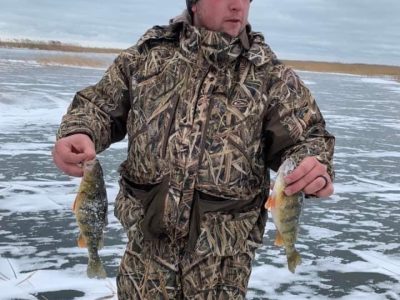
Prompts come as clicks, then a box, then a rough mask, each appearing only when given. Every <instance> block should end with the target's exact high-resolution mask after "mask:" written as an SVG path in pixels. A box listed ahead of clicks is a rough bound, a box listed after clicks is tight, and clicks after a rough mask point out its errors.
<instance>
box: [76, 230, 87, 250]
mask: <svg viewBox="0 0 400 300" xmlns="http://www.w3.org/2000/svg"><path fill="white" fill-rule="evenodd" d="M77 241H78V247H79V248H87V242H86V239H85V237H84V236H83V235H82V233H80V234H79V237H78V240H77Z"/></svg>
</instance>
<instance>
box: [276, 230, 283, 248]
mask: <svg viewBox="0 0 400 300" xmlns="http://www.w3.org/2000/svg"><path fill="white" fill-rule="evenodd" d="M283 245H284V243H283V238H282V234H281V233H280V232H279V230H277V231H276V236H275V246H278V247H282V246H283Z"/></svg>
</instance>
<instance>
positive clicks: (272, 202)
mask: <svg viewBox="0 0 400 300" xmlns="http://www.w3.org/2000/svg"><path fill="white" fill-rule="evenodd" d="M275 202H276V201H275V197H274V196H273V195H271V196H269V197H268V200H267V202H266V203H265V205H264V206H265V208H266V209H268V210H272V209H273V208H274V207H275Z"/></svg>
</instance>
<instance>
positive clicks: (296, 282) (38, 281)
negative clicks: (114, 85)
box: [0, 49, 400, 300]
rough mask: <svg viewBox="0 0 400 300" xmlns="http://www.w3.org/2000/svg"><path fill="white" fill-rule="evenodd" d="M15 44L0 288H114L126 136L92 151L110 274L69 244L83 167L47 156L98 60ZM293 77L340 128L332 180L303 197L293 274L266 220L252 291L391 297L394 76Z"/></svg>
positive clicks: (9, 79) (75, 293)
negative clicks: (74, 59)
mask: <svg viewBox="0 0 400 300" xmlns="http://www.w3.org/2000/svg"><path fill="white" fill-rule="evenodd" d="M14 51H15V50H4V49H0V113H1V117H0V291H1V293H0V299H4V300H6V299H7V300H8V299H16V298H18V299H45V297H46V298H48V299H61V298H62V297H65V298H68V299H117V297H116V285H115V277H116V272H117V269H118V264H119V260H120V258H121V256H122V254H123V252H124V248H125V243H126V235H125V233H124V232H123V230H122V228H121V225H120V224H119V223H118V221H117V220H116V218H115V217H114V216H113V205H114V199H115V196H116V194H117V192H118V183H117V181H118V173H117V168H118V165H119V163H120V162H121V161H122V160H123V159H124V157H125V153H126V141H123V142H121V143H118V144H115V145H113V146H112V147H111V148H110V149H108V150H107V151H106V152H105V153H103V154H101V155H100V160H101V162H102V165H103V169H104V171H105V179H106V185H107V193H108V198H109V215H108V217H109V224H108V226H107V230H106V232H105V247H104V249H102V250H101V251H100V256H101V257H102V259H103V261H104V263H105V267H106V271H107V272H108V278H107V279H106V280H96V279H88V278H87V277H86V264H87V253H86V250H85V249H79V248H78V247H77V246H76V237H77V225H76V222H75V219H74V216H73V214H72V211H71V205H72V203H73V200H74V198H75V195H76V192H77V188H78V185H79V179H76V178H70V177H68V176H65V175H63V174H61V173H60V172H59V171H58V170H57V169H56V168H55V166H54V165H53V163H52V158H51V149H52V145H53V143H54V140H55V133H56V130H57V126H58V123H59V122H60V120H61V117H62V114H63V113H64V112H65V110H66V108H67V106H68V104H69V102H70V101H71V98H72V97H73V95H74V93H75V92H76V91H77V90H79V89H81V88H83V87H85V86H87V85H89V84H93V83H95V82H96V81H98V80H99V79H100V76H101V74H102V72H103V70H99V69H91V68H70V67H62V66H43V65H40V64H37V63H35V59H36V57H37V56H38V55H40V54H38V52H37V51H15V52H14ZM21 70H23V72H22V71H21ZM301 77H302V78H303V80H304V81H305V82H307V83H309V84H310V88H311V89H312V92H313V94H314V95H315V96H316V98H317V101H318V103H319V105H320V108H321V110H322V112H323V113H324V115H325V118H326V121H327V124H328V129H329V131H331V132H332V133H334V134H335V135H336V137H337V146H336V155H335V168H336V182H335V191H336V192H335V194H334V195H333V196H332V197H330V198H329V199H323V200H315V199H308V200H306V201H305V203H304V209H303V215H302V217H301V228H300V234H299V240H298V243H297V248H298V249H299V251H300V253H301V255H302V259H303V263H302V264H301V265H300V266H299V267H298V268H297V269H296V273H295V274H292V273H290V272H289V271H288V270H287V266H286V258H285V255H284V251H283V250H282V249H280V248H277V247H276V246H274V245H273V240H274V235H275V228H274V226H273V224H272V222H268V223H267V226H266V233H265V236H264V245H263V246H262V247H261V249H259V251H258V252H257V255H256V258H257V259H256V261H255V262H254V269H253V272H252V276H251V279H250V282H249V293H248V299H278V300H280V299H285V300H287V299H344V300H347V299H351V300H353V299H373V300H374V299H377V300H380V299H395V300H396V299H399V295H400V284H399V283H400V278H399V277H400V275H399V270H400V257H399V253H400V240H399V234H398V233H399V231H400V224H399V221H398V220H399V219H400V206H399V203H400V184H399V183H400V175H399V174H398V161H399V156H400V154H399V153H400V146H399V141H400V127H399V125H398V124H399V115H398V112H399V111H400V101H399V97H398V93H397V92H396V91H395V90H396V89H400V84H398V83H396V82H392V81H387V80H386V79H381V78H364V77H360V76H346V75H337V74H321V73H318V74H317V73H312V72H304V73H303V72H301ZM338 86H345V88H341V89H338V88H337V87H338ZM396 124H397V125H396ZM40 297H41V298H40Z"/></svg>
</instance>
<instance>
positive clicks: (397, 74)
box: [0, 39, 400, 82]
mask: <svg viewBox="0 0 400 300" xmlns="http://www.w3.org/2000/svg"><path fill="white" fill-rule="evenodd" d="M0 48H21V49H35V50H48V51H60V52H70V53H71V52H72V53H76V54H79V53H102V54H115V55H117V54H118V53H119V52H121V51H122V50H123V49H118V48H102V47H86V46H80V45H75V44H68V43H62V42H59V41H32V40H29V39H24V40H7V41H5V40H0ZM281 60H282V61H283V62H284V63H285V64H286V65H288V66H290V67H292V68H293V69H295V70H299V71H310V72H321V73H340V74H351V75H361V76H368V77H372V76H378V77H390V78H392V79H394V80H396V81H397V82H400V66H391V65H377V64H363V63H341V62H324V61H311V60H287V59H281ZM44 63H45V64H51V63H52V61H50V60H49V61H44ZM53 63H61V64H66V65H80V66H85V65H87V66H93V65H96V63H95V62H93V60H90V59H88V61H87V64H86V63H85V60H84V59H79V61H78V62H74V61H73V60H71V59H63V58H62V57H59V58H55V59H54V61H53ZM98 65H99V66H100V65H103V64H100V63H99V64H98Z"/></svg>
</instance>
